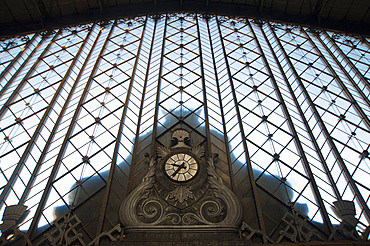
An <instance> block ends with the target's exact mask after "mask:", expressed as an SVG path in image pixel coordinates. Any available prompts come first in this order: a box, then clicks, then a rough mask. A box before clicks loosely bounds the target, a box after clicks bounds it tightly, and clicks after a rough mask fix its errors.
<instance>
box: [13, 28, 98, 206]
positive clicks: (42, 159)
mask: <svg viewBox="0 0 370 246" xmlns="http://www.w3.org/2000/svg"><path fill="white" fill-rule="evenodd" d="M94 27H95V24H94V25H93V26H92V28H91V30H90V32H89V34H88V36H87V37H86V38H85V40H86V41H87V40H88V37H89V35H90V34H91V32H92V31H93V29H94ZM99 35H100V33H99ZM99 35H98V36H97V37H96V39H95V42H94V44H93V45H92V47H91V49H90V52H89V54H88V55H87V57H86V59H85V62H84V64H83V65H82V67H81V69H80V72H79V74H78V75H77V78H76V80H75V82H74V84H73V86H72V88H71V90H70V92H69V93H68V96H67V98H66V100H65V103H64V105H63V107H62V109H61V111H60V113H59V116H58V119H57V120H56V122H55V124H54V127H53V129H52V131H51V133H50V135H49V138H48V140H47V141H46V144H45V146H44V149H43V151H42V153H41V155H40V157H39V160H38V161H37V164H36V167H35V169H34V171H33V172H32V174H31V177H30V180H29V181H28V183H27V186H26V188H25V190H24V192H23V194H22V197H21V199H20V201H19V204H23V203H24V202H25V200H26V198H27V196H28V194H29V192H30V190H31V187H32V186H33V183H34V181H35V179H36V175H37V173H38V171H39V169H40V167H41V164H42V163H43V161H44V158H45V156H46V154H47V153H48V150H49V147H50V144H51V142H52V141H53V139H54V135H55V133H56V131H57V130H58V127H59V124H60V122H61V121H62V118H63V115H64V113H65V111H66V109H67V107H68V105H69V103H70V99H71V97H72V96H73V93H74V91H75V89H76V87H77V84H78V82H79V80H80V77H81V76H82V72H83V70H84V68H85V67H86V65H87V61H88V60H89V57H90V55H91V54H92V51H93V49H94V47H95V44H96V43H97V40H98V39H99ZM81 49H82V48H81ZM79 53H80V51H79Z"/></svg>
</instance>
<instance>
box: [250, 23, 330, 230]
mask: <svg viewBox="0 0 370 246" xmlns="http://www.w3.org/2000/svg"><path fill="white" fill-rule="evenodd" d="M247 22H248V25H249V28H250V30H251V33H252V34H253V37H254V40H255V41H256V43H257V46H258V50H259V52H260V54H261V57H262V59H263V62H264V64H265V66H266V69H267V71H268V73H269V76H270V79H271V82H272V84H273V86H274V88H275V92H276V95H277V97H278V99H279V101H280V104H281V108H282V110H283V113H284V116H285V118H286V120H287V121H288V126H289V129H290V131H291V133H292V134H293V138H294V142H295V146H296V147H297V149H298V152H299V155H300V157H301V158H302V164H303V167H304V169H305V171H306V173H307V175H308V177H309V180H310V182H311V187H312V190H313V194H314V196H315V199H316V202H317V203H318V204H319V206H320V213H321V216H322V217H323V218H324V221H325V225H326V226H327V229H329V231H330V232H332V230H333V225H332V224H331V222H330V219H329V216H328V212H327V210H326V208H325V205H324V202H323V199H322V197H321V195H320V191H319V188H318V185H317V183H316V181H315V177H314V175H313V173H312V170H311V167H310V163H309V162H308V160H307V157H306V154H305V151H304V149H303V147H302V144H301V141H300V140H299V136H298V133H297V131H296V129H295V126H294V123H293V121H292V118H291V116H290V114H289V110H288V108H287V106H286V104H285V100H284V98H283V96H282V94H281V92H280V89H279V86H278V84H277V82H276V80H275V77H274V74H273V72H272V70H271V68H270V65H269V63H268V61H267V59H266V56H265V54H264V52H263V50H262V47H261V45H260V43H259V41H258V39H257V37H256V34H255V32H254V30H253V27H252V25H251V24H250V23H249V21H248V20H247ZM260 31H261V33H262V34H263V37H264V38H265V41H266V43H267V44H268V46H269V48H270V51H271V53H272V54H273V56H274V58H275V60H276V64H278V66H279V69H281V65H280V63H279V61H278V60H277V59H276V54H275V52H274V50H273V49H272V47H271V44H270V43H269V40H268V38H267V36H266V34H265V32H264V31H263V29H262V26H260ZM280 71H281V74H282V75H283V77H284V80H285V82H286V83H287V84H289V83H288V80H287V79H286V76H285V73H284V71H282V70H280Z"/></svg>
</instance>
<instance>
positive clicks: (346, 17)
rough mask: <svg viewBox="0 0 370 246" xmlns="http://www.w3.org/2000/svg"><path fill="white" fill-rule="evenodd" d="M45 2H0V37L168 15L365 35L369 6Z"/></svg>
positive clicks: (182, 0) (266, 0) (298, 1)
mask: <svg viewBox="0 0 370 246" xmlns="http://www.w3.org/2000/svg"><path fill="white" fill-rule="evenodd" d="M32 2H37V1H32ZM51 2H52V3H48V5H46V3H45V2H44V1H38V3H37V4H34V5H29V4H26V2H25V1H23V0H12V1H8V0H5V1H3V3H2V4H3V5H4V6H3V7H4V8H3V9H7V10H8V12H6V14H7V16H3V17H2V18H0V36H2V37H10V36H14V35H19V34H25V33H30V32H35V31H38V30H47V29H52V28H59V27H63V26H70V25H76V24H84V23H88V22H93V21H104V20H109V19H115V18H122V17H134V16H140V15H146V14H149V15H152V14H162V13H168V12H197V13H208V14H219V15H227V16H238V17H248V18H261V19H267V20H270V21H277V22H288V23H292V24H302V25H306V26H312V27H321V28H325V29H330V30H336V31H339V32H344V33H352V34H361V35H365V36H369V35H370V29H369V25H370V11H369V9H370V1H361V0H352V1H344V0H340V1H334V2H336V3H332V2H333V1H331V0H325V1H320V0H314V1H304V0H281V1H279V3H274V1H272V0H259V1H247V0H245V1H236V0H219V1H217V2H216V1H215V0H152V1H145V0H141V1H140V0H131V1H129V2H126V3H124V2H122V1H119V0H116V1H115V3H113V4H112V3H110V2H112V1H104V0H94V1H93V0H85V1H84V4H85V5H86V4H87V5H86V6H83V5H82V0H73V1H69V2H68V3H63V5H61V3H59V2H60V1H59V2H58V1H57V0H55V1H51ZM251 2H253V3H251ZM308 2H309V3H308ZM341 2H343V3H341ZM344 2H347V3H348V4H347V5H346V4H344ZM366 2H367V3H366ZM92 3H94V4H92ZM307 4H308V5H307ZM0 5H1V4H0ZM0 7H1V6H0ZM0 9H1V8H0ZM3 14H4V15H5V12H4V13H3Z"/></svg>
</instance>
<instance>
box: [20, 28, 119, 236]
mask: <svg viewBox="0 0 370 246" xmlns="http://www.w3.org/2000/svg"><path fill="white" fill-rule="evenodd" d="M115 23H116V21H115ZM115 23H114V24H113V26H112V28H111V29H110V31H109V34H108V35H107V38H106V40H105V42H104V44H103V46H102V48H101V51H100V54H99V56H98V58H97V60H96V62H95V64H94V67H93V70H92V71H91V74H90V77H89V79H88V81H87V83H86V86H85V88H84V91H83V93H82V96H81V98H80V100H79V102H78V106H77V109H76V110H75V113H74V115H73V118H72V120H71V124H70V125H69V127H68V131H67V133H66V135H65V136H64V140H63V143H62V146H61V148H60V151H59V153H58V156H57V158H56V161H55V163H54V165H53V169H52V171H51V174H50V176H49V179H48V182H47V184H46V186H45V190H44V192H43V194H42V197H41V199H40V203H39V206H38V207H37V210H36V213H35V216H34V219H33V220H32V223H31V226H30V229H29V230H28V232H27V235H28V237H30V236H31V235H32V233H33V231H34V230H35V228H36V226H37V223H38V221H39V219H40V216H41V213H42V210H43V209H44V206H45V203H46V200H47V198H48V196H49V193H50V191H51V187H52V183H53V181H54V178H55V175H56V174H57V171H58V169H59V166H60V162H61V159H62V158H63V155H64V152H65V150H66V147H67V144H68V140H69V137H70V136H71V133H72V131H73V129H74V124H75V122H76V120H77V117H78V116H79V114H80V111H81V106H82V103H83V102H84V100H85V98H86V95H87V93H88V91H89V88H90V85H91V82H92V80H93V77H94V75H95V72H96V70H97V68H98V65H99V63H100V59H101V56H102V54H103V53H104V51H105V47H106V45H107V43H108V40H109V37H110V36H111V34H112V32H113V29H114V27H115ZM101 32H102V28H101V29H100V31H99V34H98V37H97V38H96V40H95V43H94V45H95V44H96V42H97V40H98V39H99V37H100V34H101ZM92 50H93V49H91V50H90V52H91V51H92ZM86 61H87V60H85V62H86ZM82 71H83V70H81V71H80V74H81V73H82ZM66 105H67V104H65V105H64V106H66ZM55 126H57V125H55ZM51 136H53V135H51Z"/></svg>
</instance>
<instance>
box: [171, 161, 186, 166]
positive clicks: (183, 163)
mask: <svg viewBox="0 0 370 246" xmlns="http://www.w3.org/2000/svg"><path fill="white" fill-rule="evenodd" d="M183 164H184V162H183ZM183 164H181V165H177V164H175V163H173V164H171V165H172V166H175V167H182V166H183Z"/></svg>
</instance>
